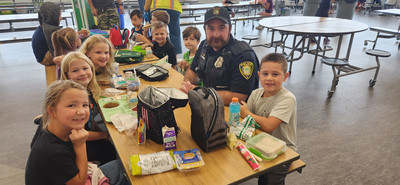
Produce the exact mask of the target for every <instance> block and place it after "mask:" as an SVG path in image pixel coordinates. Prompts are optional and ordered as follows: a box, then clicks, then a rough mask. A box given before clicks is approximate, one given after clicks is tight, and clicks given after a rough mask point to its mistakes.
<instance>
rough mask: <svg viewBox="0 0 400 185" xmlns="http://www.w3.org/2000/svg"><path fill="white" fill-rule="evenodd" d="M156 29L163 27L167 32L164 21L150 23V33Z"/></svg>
mask: <svg viewBox="0 0 400 185" xmlns="http://www.w3.org/2000/svg"><path fill="white" fill-rule="evenodd" d="M158 29H165V31H166V32H167V33H168V30H167V25H166V24H165V23H164V22H161V21H158V22H155V23H153V24H151V34H153V32H154V31H156V30H158Z"/></svg>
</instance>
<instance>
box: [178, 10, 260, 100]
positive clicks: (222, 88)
mask: <svg viewBox="0 0 400 185" xmlns="http://www.w3.org/2000/svg"><path fill="white" fill-rule="evenodd" d="M204 30H205V33H206V40H205V41H202V42H201V44H200V46H199V49H198V50H197V52H196V55H195V57H194V59H193V63H192V64H191V66H190V69H189V70H188V71H187V72H186V73H185V78H184V82H183V83H182V87H181V90H182V91H184V92H186V93H187V92H188V91H189V90H190V89H193V88H194V85H192V84H197V83H198V82H199V80H200V79H201V80H202V81H203V85H204V86H206V87H213V88H214V89H216V90H217V91H218V94H219V95H221V97H222V98H223V100H224V104H225V105H229V103H230V102H231V100H232V97H238V98H239V100H241V101H245V100H246V99H247V97H248V96H249V95H250V93H251V91H253V90H254V89H256V88H257V87H258V76H257V73H256V71H258V67H259V63H258V58H257V56H256V54H255V52H254V50H253V49H252V48H251V47H250V46H249V45H248V44H247V43H246V42H243V41H238V40H236V39H235V38H233V36H232V35H231V34H230V32H231V30H232V24H231V19H230V16H229V13H228V11H227V10H226V9H225V8H223V7H218V6H216V7H213V8H211V9H209V10H208V11H207V12H206V14H205V18H204Z"/></svg>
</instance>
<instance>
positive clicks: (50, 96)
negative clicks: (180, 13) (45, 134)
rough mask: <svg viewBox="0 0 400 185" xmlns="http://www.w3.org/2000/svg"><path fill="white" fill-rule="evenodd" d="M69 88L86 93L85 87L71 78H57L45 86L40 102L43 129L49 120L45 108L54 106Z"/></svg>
mask: <svg viewBox="0 0 400 185" xmlns="http://www.w3.org/2000/svg"><path fill="white" fill-rule="evenodd" d="M69 89H78V90H82V91H85V92H86V93H87V91H86V88H85V87H83V86H82V85H81V84H78V83H76V82H73V81H71V80H57V81H55V82H53V83H51V84H50V85H49V87H47V91H46V95H45V98H44V101H43V104H42V111H43V112H42V113H43V127H42V128H43V129H45V128H47V126H48V124H49V120H50V116H49V113H48V111H47V108H48V107H56V106H57V104H58V103H59V101H60V99H61V96H62V94H63V93H64V92H65V91H67V90H69ZM88 98H89V96H88Z"/></svg>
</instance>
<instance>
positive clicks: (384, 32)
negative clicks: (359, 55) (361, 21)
mask: <svg viewBox="0 0 400 185" xmlns="http://www.w3.org/2000/svg"><path fill="white" fill-rule="evenodd" d="M369 30H371V31H375V32H377V33H376V37H375V40H365V41H364V45H365V46H366V45H368V42H372V43H374V45H373V46H372V49H375V46H376V43H377V42H378V39H379V38H384V39H390V38H396V39H397V40H399V38H400V26H399V28H398V29H397V30H394V29H388V28H382V27H370V28H369ZM398 47H399V48H400V44H399V45H398Z"/></svg>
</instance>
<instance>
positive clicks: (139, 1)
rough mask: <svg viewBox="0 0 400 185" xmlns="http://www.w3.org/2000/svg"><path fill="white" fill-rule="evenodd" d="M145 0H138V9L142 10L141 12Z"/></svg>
mask: <svg viewBox="0 0 400 185" xmlns="http://www.w3.org/2000/svg"><path fill="white" fill-rule="evenodd" d="M145 2H146V0H138V3H139V9H140V11H142V13H143V14H144V3H145Z"/></svg>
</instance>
